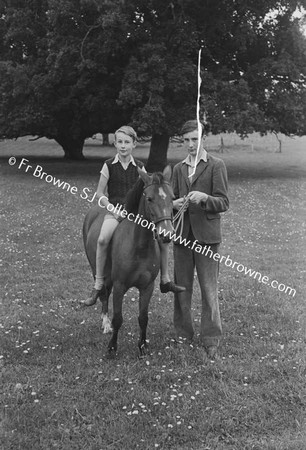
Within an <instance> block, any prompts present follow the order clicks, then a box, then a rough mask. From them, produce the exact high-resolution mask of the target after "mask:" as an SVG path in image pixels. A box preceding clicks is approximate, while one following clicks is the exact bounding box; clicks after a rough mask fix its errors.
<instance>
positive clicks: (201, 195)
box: [188, 191, 208, 205]
mask: <svg viewBox="0 0 306 450" xmlns="http://www.w3.org/2000/svg"><path fill="white" fill-rule="evenodd" d="M188 198H189V200H190V201H191V203H196V204H197V205H198V204H199V203H201V202H204V203H205V202H206V200H207V199H208V195H207V194H205V192H200V191H191V192H189V194H188Z"/></svg>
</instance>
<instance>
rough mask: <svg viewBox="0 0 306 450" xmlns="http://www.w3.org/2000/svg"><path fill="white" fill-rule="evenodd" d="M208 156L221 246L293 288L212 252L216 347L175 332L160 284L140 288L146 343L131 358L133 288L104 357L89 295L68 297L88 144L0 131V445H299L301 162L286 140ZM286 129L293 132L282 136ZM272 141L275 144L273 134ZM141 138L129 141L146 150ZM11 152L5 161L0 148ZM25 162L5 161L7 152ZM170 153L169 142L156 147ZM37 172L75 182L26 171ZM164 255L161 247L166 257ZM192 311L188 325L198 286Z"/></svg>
mask: <svg viewBox="0 0 306 450" xmlns="http://www.w3.org/2000/svg"><path fill="white" fill-rule="evenodd" d="M259 144H260V142H259V143H258V145H255V150H254V151H253V152H251V151H250V150H248V149H247V148H246V149H243V150H242V149H241V148H240V149H239V147H237V148H231V150H229V151H227V152H225V153H224V154H222V155H220V156H221V157H222V158H223V159H224V160H225V162H226V164H227V167H228V172H229V178H230V200H231V209H230V211H228V212H227V213H226V214H225V215H224V217H223V235H224V242H223V245H222V254H223V255H229V257H230V258H231V259H232V260H233V261H236V262H237V263H241V264H243V265H244V266H246V267H248V268H251V269H254V270H256V271H259V272H260V273H261V274H262V275H266V276H268V277H269V278H270V280H277V281H278V282H279V283H282V284H283V285H285V286H290V287H291V288H293V289H295V290H296V294H295V295H294V296H293V295H288V294H285V293H284V292H280V291H278V290H277V289H273V288H272V287H271V286H268V285H264V284H262V283H260V282H258V281H257V280H254V279H252V278H251V277H249V276H247V275H245V274H243V273H238V272H237V270H235V269H233V268H230V267H226V266H225V265H224V264H223V265H221V266H220V283H219V291H220V305H221V314H222V320H223V327H224V337H223V340H222V343H221V346H220V351H219V356H218V358H217V359H216V360H215V361H210V360H209V359H207V357H206V355H205V353H204V352H203V350H202V349H201V348H200V347H199V346H198V336H197V337H196V339H195V342H194V344H193V345H192V346H189V345H187V344H186V343H185V342H181V343H176V342H175V341H174V340H173V339H172V337H173V330H172V309H173V304H172V303H173V299H172V296H171V295H170V294H168V295H161V294H160V292H159V289H158V283H156V287H155V290H154V294H153V297H152V300H151V307H150V316H149V327H148V337H149V339H150V348H151V355H150V356H149V357H147V358H145V359H142V360H138V358H137V339H138V322H137V314H138V301H137V291H136V290H130V291H129V292H128V293H127V295H126V298H125V303H124V324H123V327H122V329H121V331H120V334H119V342H118V344H119V355H118V358H117V359H116V360H112V361H110V360H108V359H107V358H106V357H105V351H106V345H107V343H108V340H109V338H110V336H109V335H103V334H102V332H101V323H100V306H99V305H98V306H97V307H92V308H88V309H86V310H84V309H80V308H79V307H78V305H79V301H80V300H81V299H83V298H85V297H86V296H87V295H88V293H89V292H90V289H91V285H92V277H91V273H90V269H89V265H88V263H87V260H86V257H85V253H84V251H83V244H82V238H81V228H82V222H83V218H84V215H85V214H86V211H87V210H88V209H89V208H90V206H91V205H90V203H89V202H88V201H86V200H84V199H82V198H81V197H80V193H81V192H82V189H83V188H85V187H87V188H88V189H90V190H91V192H92V193H93V192H94V191H95V188H96V185H97V181H98V177H99V170H100V166H101V162H102V160H101V157H102V156H106V155H111V154H112V152H113V150H112V149H107V150H106V151H104V153H103V155H102V152H101V148H100V147H99V146H98V145H97V144H96V143H95V142H88V143H87V145H86V149H85V154H86V156H88V159H87V160H86V161H84V162H67V161H64V160H62V159H61V156H62V152H61V151H60V149H58V148H57V147H56V146H55V144H54V143H52V142H48V141H35V142H29V141H28V139H26V138H24V139H21V140H18V141H16V142H15V141H5V142H0V156H1V159H0V171H1V178H0V186H1V197H0V202H1V209H0V215H1V216H0V223H1V232H2V233H1V238H0V267H1V281H2V284H1V285H2V290H1V296H0V311H1V316H0V448H1V450H2V449H3V450H11V449H12V450H15V449H21V450H27V449H29V450H40V449H43V450H49V449H63V450H70V449H86V450H87V449H88V450H99V449H101V450H102V449H103V450H104V449H128V450H129V449H134V448H135V449H143V450H144V449H155V448H156V449H175V450H176V449H178V450H212V449H216V450H251V449H252V450H287V449H288V450H289V449H290V450H305V448H306V412H305V411H306V408H305V406H306V379H305V376H306V365H305V360H306V358H305V338H306V337H305V329H306V328H305V325H306V321H305V318H306V313H305V295H304V292H305V285H306V283H305V274H306V270H305V267H306V265H305V260H306V257H305V254H306V252H305V250H306V249H305V211H306V208H305V206H306V205H305V203H306V200H305V198H306V197H305V194H306V189H305V175H306V164H305V163H306V154H305V152H303V150H304V148H303V146H304V145H303V143H302V144H301V141H299V142H298V145H296V143H292V145H291V144H290V141H288V145H285V146H284V152H283V153H282V154H276V153H274V150H275V148H274V149H269V148H264V146H263V147H260V145H259ZM293 144H294V145H293ZM275 147H276V144H275ZM147 154H148V146H147V145H141V146H139V148H138V149H137V150H136V156H137V157H140V158H141V157H142V158H144V159H146V157H147ZM11 156H15V157H16V158H17V162H16V164H15V165H13V166H10V165H9V164H8V158H9V157H11ZM22 156H24V157H26V158H27V159H28V160H29V164H30V165H32V168H30V169H29V171H28V173H26V172H25V166H23V167H21V168H20V169H18V165H19V163H20V160H21V157H22ZM182 157H183V154H182V151H181V149H180V147H177V146H175V145H172V146H171V148H170V151H169V160H170V162H171V163H174V162H175V160H177V159H180V158H182ZM37 165H41V166H42V167H43V171H45V172H46V173H47V174H50V175H52V176H54V177H56V178H60V179H61V180H64V181H66V182H68V183H70V184H71V186H76V187H77V189H78V191H77V193H76V194H74V195H73V194H72V193H70V192H66V191H64V190H62V189H60V188H57V187H55V186H52V184H49V183H47V182H46V181H45V180H41V179H39V178H38V177H34V176H33V171H34V169H35V167H36V166H37ZM171 264H172V262H171ZM193 299H194V303H193V313H194V320H195V327H196V330H197V331H198V326H199V320H200V296H199V288H198V285H197V283H196V286H195V291H194V297H193Z"/></svg>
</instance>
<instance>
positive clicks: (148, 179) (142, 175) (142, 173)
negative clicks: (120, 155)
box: [137, 167, 151, 186]
mask: <svg viewBox="0 0 306 450" xmlns="http://www.w3.org/2000/svg"><path fill="white" fill-rule="evenodd" d="M137 171H138V173H139V176H140V178H141V179H142V181H143V182H144V184H145V185H146V186H147V185H148V184H150V183H151V177H150V175H148V174H147V172H145V171H144V170H142V169H140V168H139V167H137Z"/></svg>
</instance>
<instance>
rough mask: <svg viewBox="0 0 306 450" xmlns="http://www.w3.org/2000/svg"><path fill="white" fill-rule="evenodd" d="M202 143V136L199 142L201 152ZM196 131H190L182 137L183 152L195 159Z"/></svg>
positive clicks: (196, 146)
mask: <svg viewBox="0 0 306 450" xmlns="http://www.w3.org/2000/svg"><path fill="white" fill-rule="evenodd" d="M203 142H204V136H203V138H202V139H201V140H200V151H201V150H203ZM198 144H199V140H198V130H194V131H190V132H189V133H185V134H184V135H183V145H184V148H185V150H187V151H188V153H189V155H190V156H192V157H195V156H196V155H197V150H198Z"/></svg>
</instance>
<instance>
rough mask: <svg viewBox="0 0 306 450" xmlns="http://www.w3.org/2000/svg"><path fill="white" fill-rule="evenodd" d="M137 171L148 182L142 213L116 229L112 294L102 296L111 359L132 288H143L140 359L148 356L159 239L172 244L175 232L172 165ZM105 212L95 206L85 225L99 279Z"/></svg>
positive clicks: (109, 282) (108, 275)
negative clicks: (125, 299) (98, 256)
mask: <svg viewBox="0 0 306 450" xmlns="http://www.w3.org/2000/svg"><path fill="white" fill-rule="evenodd" d="M138 172H139V175H140V177H141V179H142V181H143V183H141V191H140V194H141V195H140V197H141V198H140V201H139V202H138V201H137V209H136V208H135V210H134V212H133V211H132V212H130V213H129V215H128V216H127V218H126V219H124V220H123V221H122V222H121V223H120V224H119V225H118V227H117V228H116V230H115V233H114V235H113V238H112V241H111V243H110V246H109V257H108V259H107V264H106V266H107V267H106V268H105V285H106V291H107V294H106V295H101V296H100V300H101V302H102V322H103V328H104V333H107V332H110V331H112V332H113V334H112V337H111V340H110V342H109V344H108V353H109V356H114V355H116V353H117V338H118V331H119V329H120V327H121V325H122V322H123V318H122V301H123V296H124V294H125V293H126V292H127V290H128V289H129V288H131V287H132V286H135V287H136V288H137V289H138V290H139V317H138V321H139V326H140V338H139V341H138V348H139V352H140V355H141V356H143V355H145V354H146V353H147V342H146V330H147V324H148V307H149V303H150V299H151V296H152V293H153V289H154V280H155V278H156V277H157V274H158V272H159V268H160V251H159V245H158V240H159V239H162V240H163V241H167V242H169V241H170V236H169V234H170V233H171V232H172V231H173V228H172V201H173V191H172V188H171V186H170V183H169V181H170V177H171V169H170V167H169V166H167V167H166V168H165V169H164V171H163V173H161V172H157V173H153V174H152V175H149V174H147V173H145V172H143V171H142V170H140V169H139V170H138ZM140 182H141V180H140ZM136 184H137V183H136ZM139 186H140V183H138V189H139ZM131 195H132V196H133V195H136V193H135V192H133V190H132V191H131V192H130V193H129V196H130V197H131ZM132 200H133V198H132ZM136 212H137V214H136ZM104 214H105V209H102V208H101V207H99V206H95V207H94V208H92V209H90V210H89V212H88V213H87V215H86V217H85V221H84V225H83V238H84V245H85V251H86V255H87V258H88V260H89V263H90V265H91V268H92V272H93V275H94V276H95V272H96V248H97V240H98V236H99V233H100V230H101V225H102V222H103V218H104ZM168 236H169V237H168ZM112 289H113V318H112V322H111V324H110V320H109V318H108V298H109V296H110V293H111V291H112Z"/></svg>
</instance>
